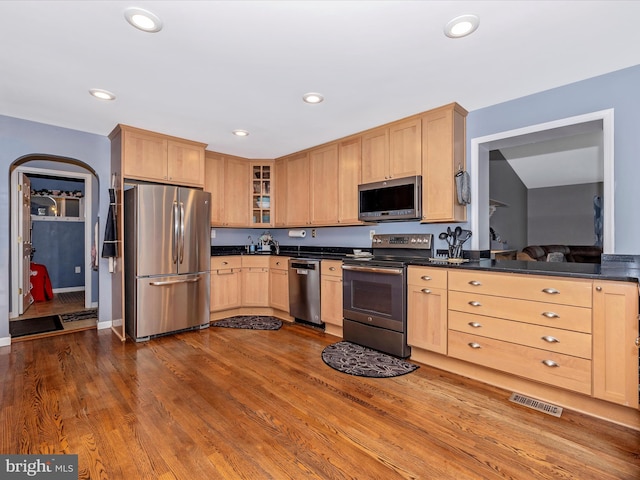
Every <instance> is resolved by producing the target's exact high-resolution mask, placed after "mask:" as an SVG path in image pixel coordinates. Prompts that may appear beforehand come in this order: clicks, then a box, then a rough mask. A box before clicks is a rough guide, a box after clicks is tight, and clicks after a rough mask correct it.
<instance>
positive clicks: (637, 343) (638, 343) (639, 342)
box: [636, 337, 640, 348]
mask: <svg viewBox="0 0 640 480" xmlns="http://www.w3.org/2000/svg"><path fill="white" fill-rule="evenodd" d="M636 347H638V348H640V337H636Z"/></svg>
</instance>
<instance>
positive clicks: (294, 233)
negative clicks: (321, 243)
mask: <svg viewBox="0 0 640 480" xmlns="http://www.w3.org/2000/svg"><path fill="white" fill-rule="evenodd" d="M289 236H290V237H293V238H304V237H306V236H307V231H306V230H289Z"/></svg>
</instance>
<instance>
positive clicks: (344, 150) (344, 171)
mask: <svg viewBox="0 0 640 480" xmlns="http://www.w3.org/2000/svg"><path fill="white" fill-rule="evenodd" d="M361 165H362V137H360V136H358V137H353V138H351V139H347V140H343V141H341V142H339V144H338V224H340V225H356V224H360V223H362V222H360V221H359V220H358V185H359V184H360V178H361V173H360V172H361Z"/></svg>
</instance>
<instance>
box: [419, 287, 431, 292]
mask: <svg viewBox="0 0 640 480" xmlns="http://www.w3.org/2000/svg"><path fill="white" fill-rule="evenodd" d="M420 291H421V292H422V293H431V290H429V289H428V288H423V289H422V290H420Z"/></svg>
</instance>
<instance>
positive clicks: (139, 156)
mask: <svg viewBox="0 0 640 480" xmlns="http://www.w3.org/2000/svg"><path fill="white" fill-rule="evenodd" d="M109 137H110V138H111V140H112V145H113V143H114V142H118V141H120V161H121V162H122V175H123V176H124V178H127V179H133V180H147V181H152V182H160V183H169V184H172V185H187V186H193V187H204V149H205V147H206V144H204V143H198V142H192V141H189V140H184V139H181V138H176V137H170V136H168V135H162V134H159V133H155V132H149V131H147V130H141V129H139V128H134V127H129V126H127V125H118V126H117V127H116V129H115V130H114V131H113V132H112V133H111V135H109ZM112 151H115V149H113V148H112Z"/></svg>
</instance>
